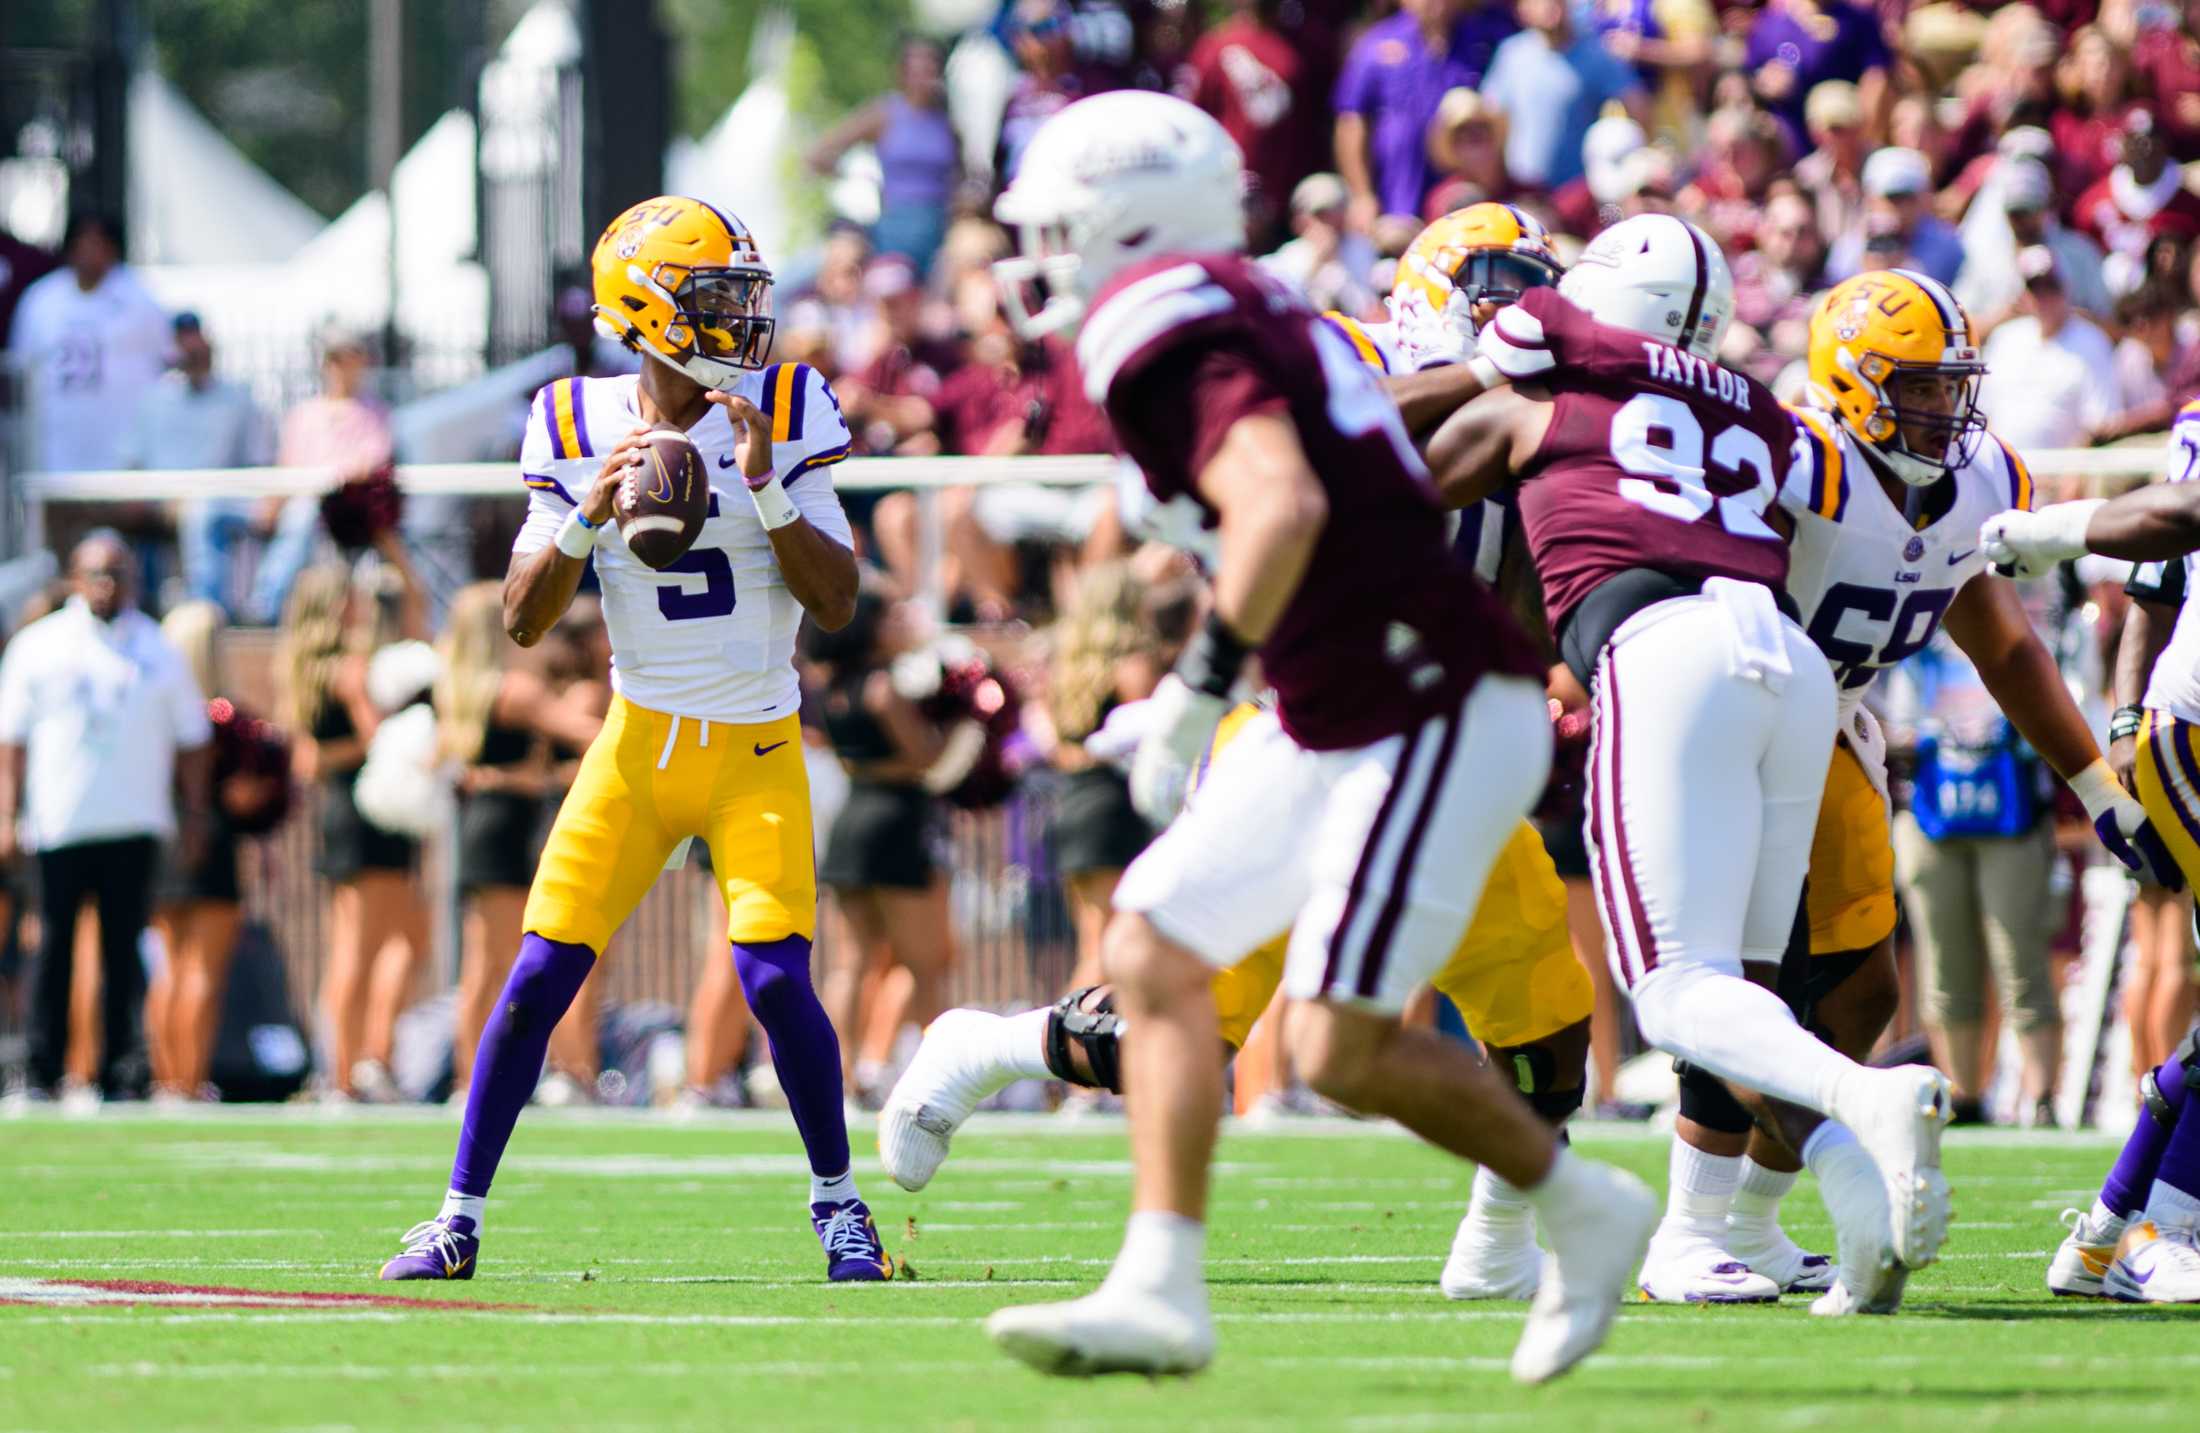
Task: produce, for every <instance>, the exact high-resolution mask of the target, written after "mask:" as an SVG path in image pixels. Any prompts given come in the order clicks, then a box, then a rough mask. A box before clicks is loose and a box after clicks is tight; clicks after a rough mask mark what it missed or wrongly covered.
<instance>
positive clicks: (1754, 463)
mask: <svg viewBox="0 0 2200 1433" xmlns="http://www.w3.org/2000/svg"><path fill="white" fill-rule="evenodd" d="M1732 303H1733V284H1732V280H1731V279H1730V278H1729V276H1728V274H1727V269H1726V261H1725V259H1724V258H1723V257H1722V256H1721V255H1720V253H1719V251H1718V247H1717V245H1715V244H1714V243H1713V242H1712V241H1711V239H1710V238H1709V237H1707V236H1706V235H1705V234H1704V233H1703V232H1702V231H1701V230H1699V229H1697V228H1695V227H1694V226H1693V225H1691V224H1688V223H1686V222H1684V221H1682V220H1679V219H1675V218H1672V217H1670V216H1667V215H1645V216H1641V217H1638V218H1635V219H1630V220H1628V221H1626V222H1624V223H1621V224H1617V225H1614V226H1613V227H1612V228H1610V229H1608V230H1606V231H1605V232H1604V233H1603V234H1601V235H1599V236H1598V237H1597V239H1596V240H1595V241H1594V242H1593V243H1591V244H1590V245H1589V247H1588V249H1587V250H1585V251H1584V252H1583V254H1582V256H1581V258H1580V260H1579V261H1578V262H1577V263H1576V264H1575V266H1574V267H1573V268H1572V269H1570V270H1569V271H1568V272H1567V274H1566V276H1565V278H1564V279H1563V280H1561V282H1560V284H1559V287H1558V288H1557V289H1556V290H1548V289H1546V290H1536V291H1531V292H1530V293H1528V294H1525V295H1523V296H1522V299H1521V302H1520V303H1518V304H1516V305H1514V306H1513V307H1512V308H1509V309H1506V310H1504V311H1503V312H1502V313H1500V314H1499V316H1498V317H1497V319H1496V320H1495V321H1494V322H1492V323H1491V325H1490V326H1489V328H1488V329H1487V330H1485V331H1484V333H1483V335H1482V338H1481V341H1480V344H1479V351H1478V356H1477V358H1476V359H1475V361H1474V365H1473V366H1474V367H1475V368H1476V369H1477V370H1478V371H1479V374H1480V377H1481V378H1482V380H1483V381H1484V382H1485V383H1491V382H1494V383H1499V384H1502V383H1503V382H1504V381H1505V380H1510V381H1511V386H1509V387H1507V386H1499V387H1495V388H1493V389H1492V390H1491V391H1489V392H1487V393H1485V394H1483V395H1482V396H1481V397H1479V398H1476V399H1475V400H1474V401H1473V402H1471V403H1469V404H1468V405H1467V406H1466V407H1465V408H1463V409H1461V410H1460V411H1459V412H1458V413H1457V414H1455V415H1454V416H1453V417H1451V418H1450V419H1447V420H1446V422H1445V425H1444V427H1443V428H1442V429H1440V430H1439V432H1438V434H1437V436H1436V438H1435V439H1434V440H1433V442H1432V444H1431V446H1430V450H1429V455H1430V462H1431V465H1432V466H1433V467H1434V468H1435V470H1436V474H1437V479H1438V482H1439V485H1440V487H1441V488H1442V491H1443V493H1444V497H1445V500H1446V501H1447V502H1449V503H1452V504H1454V505H1463V504H1465V503H1467V502H1472V501H1477V500H1479V499H1481V498H1484V497H1487V496H1488V495H1489V494H1490V493H1491V492H1492V491H1494V490H1495V489H1496V488H1497V487H1499V486H1500V485H1501V484H1504V483H1506V482H1508V481H1510V482H1516V483H1518V484H1519V493H1518V502H1519V507H1520V515H1521V520H1522V522H1523V524H1524V525H1525V528H1526V533H1527V538H1528V544H1529V547H1530V549H1531V550H1532V552H1533V553H1534V556H1535V561H1536V566H1537V569H1538V571H1539V572H1540V573H1541V575H1542V579H1543V587H1544V599H1545V605H1546V607H1547V608H1548V610H1549V613H1550V617H1551V624H1552V628H1553V630H1554V631H1555V632H1556V633H1557V634H1558V639H1559V651H1560V654H1561V655H1562V656H1563V657H1564V658H1565V660H1566V662H1567V665H1568V666H1569V667H1571V668H1572V669H1573V671H1574V674H1575V675H1576V676H1577V677H1579V678H1580V679H1581V680H1582V681H1583V682H1584V683H1586V684H1588V686H1589V689H1590V692H1591V695H1592V702H1593V710H1594V714H1595V722H1596V728H1595V737H1594V744H1593V746H1592V750H1591V755H1590V788H1589V796H1588V818H1587V838H1588V846H1589V850H1590V854H1591V860H1592V875H1593V876H1594V878H1595V881H1596V888H1597V894H1598V900H1599V902H1600V904H1601V907H1602V911H1603V915H1604V918H1605V924H1606V934H1607V938H1608V945H1609V951H1610V954H1611V958H1612V962H1613V968H1614V971H1615V973H1616V974H1617V976H1618V977H1619V978H1620V979H1621V980H1622V981H1624V982H1625V983H1626V984H1627V986H1628V987H1629V989H1630V991H1631V993H1632V995H1633V998H1634V1004H1635V1015H1636V1019H1637V1020H1638V1021H1639V1022H1640V1024H1641V1027H1642V1031H1643V1034H1644V1036H1645V1037H1646V1038H1647V1039H1649V1040H1650V1041H1651V1043H1652V1044H1654V1045H1656V1046H1658V1047H1659V1048H1660V1049H1663V1050H1666V1051H1668V1052H1670V1053H1671V1054H1673V1055H1675V1056H1678V1057H1680V1058H1682V1059H1685V1060H1688V1061H1689V1062H1691V1063H1692V1064H1694V1065H1695V1066H1697V1067H1698V1068H1699V1069H1702V1070H1705V1071H1708V1072H1710V1073H1711V1074H1713V1075H1716V1076H1718V1077H1720V1078H1721V1079H1724V1080H1727V1081H1729V1082H1731V1083H1733V1084H1735V1085H1739V1086H1743V1087H1746V1088H1748V1089H1750V1090H1754V1091H1758V1092H1761V1093H1763V1094H1765V1095H1768V1096H1771V1097H1773V1098H1776V1099H1779V1100H1784V1101H1787V1102H1789V1103H1790V1104H1793V1105H1796V1106H1800V1107H1801V1108H1802V1109H1804V1110H1810V1111H1816V1112H1818V1113H1820V1114H1823V1115H1825V1116H1827V1117H1828V1119H1827V1120H1826V1121H1824V1122H1820V1123H1819V1124H1818V1126H1817V1128H1816V1129H1815V1130H1813V1131H1812V1133H1811V1134H1810V1137H1809V1138H1808V1139H1807V1140H1806V1141H1804V1148H1803V1149H1802V1151H1801V1153H1802V1154H1803V1155H1804V1157H1805V1159H1806V1160H1807V1161H1808V1162H1809V1163H1810V1165H1811V1167H1812V1169H1813V1170H1814V1171H1816V1172H1817V1174H1818V1177H1819V1183H1820V1186H1821V1189H1822V1191H1823V1192H1824V1195H1825V1198H1826V1203H1827V1207H1828V1208H1829V1210H1830V1211H1831V1212H1832V1214H1833V1218H1834V1225H1835V1229H1836V1232H1837V1234H1838V1236H1839V1239H1840V1246H1841V1265H1842V1268H1841V1281H1840V1283H1838V1284H1837V1285H1836V1286H1835V1288H1834V1289H1833V1290H1832V1291H1831V1292H1829V1293H1828V1294H1827V1295H1825V1296H1824V1297H1823V1298H1822V1299H1820V1300H1819V1301H1818V1303H1817V1304H1815V1305H1813V1309H1814V1311H1816V1312H1820V1313H1845V1312H1849V1311H1851V1310H1852V1309H1858V1308H1861V1309H1865V1310H1870V1311H1881V1312H1891V1311H1892V1310H1893V1308H1894V1307H1895V1306H1896V1304H1897V1303H1898V1302H1899V1299H1900V1296H1901V1288H1902V1281H1903V1279H1904V1278H1905V1277H1906V1273H1907V1270H1909V1269H1913V1268H1918V1267H1922V1266H1923V1265H1926V1264H1929V1263H1931V1262H1932V1261H1933V1260H1934V1258H1935V1257H1937V1255H1938V1252H1939V1248H1940V1243H1941V1240H1942V1238H1943V1237H1944V1236H1945V1234H1946V1231H1947V1221H1948V1194H1947V1183H1946V1181H1945V1180H1944V1179H1943V1178H1942V1176H1941V1173H1940V1168H1939V1165H1940V1132H1941V1129H1942V1128H1943V1126H1944V1125H1945V1123H1946V1121H1947V1116H1948V1089H1947V1084H1946V1082H1945V1081H1944V1080H1943V1079H1942V1078H1941V1077H1940V1076H1939V1075H1938V1074H1937V1073H1936V1072H1934V1071H1932V1070H1930V1069H1927V1068H1925V1067H1922V1066H1906V1067H1904V1068H1902V1069H1899V1070H1887V1071H1881V1070H1873V1069H1869V1068H1866V1067H1864V1066H1861V1065H1858V1064H1856V1063H1855V1062H1853V1061H1851V1060H1849V1059H1848V1058H1847V1057H1845V1056H1843V1055H1841V1054H1840V1053H1839V1052H1838V1051H1836V1050H1834V1049H1833V1048H1832V1047H1831V1046H1829V1045H1826V1044H1824V1043H1823V1042H1821V1041H1820V1040H1818V1039H1817V1038H1816V1037H1815V1036H1813V1035H1811V1034H1810V1033H1809V1032H1808V1031H1806V1030H1804V1029H1803V1028H1802V1026H1801V1025H1799V1024H1798V1023H1797V1022H1796V1020H1795V1017H1794V1015H1793V1014H1792V1013H1791V1012H1790V1011H1789V1009H1788V1007H1787V1005H1786V1004H1785V1003H1784V1002H1782V1001H1781V999H1780V998H1779V996H1777V995H1775V994H1774V993H1773V992H1772V991H1771V990H1770V989H1768V988H1767V986H1766V985H1765V984H1759V983H1753V982H1752V981H1751V980H1750V979H1749V978H1747V976H1746V975H1745V971H1746V970H1747V969H1748V968H1750V967H1756V968H1757V970H1758V972H1759V976H1760V979H1763V980H1766V981H1768V982H1769V980H1770V978H1771V975H1772V973H1773V972H1774V971H1775V970H1776V969H1777V966H1778V963H1779V960H1780V956H1781V954H1782V952H1783V950H1784V949H1785V947H1786V946H1787V943H1788V938H1789V934H1790V931H1791V929H1792V927H1793V924H1794V919H1795V912H1796V906H1797V903H1798V900H1799V898H1800V896H1801V890H1802V882H1803V876H1804V871H1805V867H1806V866H1807V864H1808V860H1809V855H1810V845H1811V834H1812V831H1813V828H1814V826H1815V824H1816V821H1817V815H1818V801H1819V796H1820V793H1821V791H1822V789H1823V785H1824V779H1825V771H1826V752H1827V750H1828V749H1829V748H1830V747H1831V745H1832V743H1833V735H1834V720H1835V714H1834V684H1833V678H1832V673H1831V671H1830V670H1829V669H1828V667H1827V664H1826V659H1825V657H1824V656H1823V655H1822V654H1821V653H1820V652H1819V650H1818V649H1817V647H1816V646H1815V645H1813V644H1812V642H1811V640H1810V638H1809V637H1808V636H1807V635H1805V633H1804V631H1803V629H1802V627H1801V626H1799V625H1798V624H1797V623H1796V622H1795V620H1794V616H1793V608H1792V603H1791V601H1790V600H1789V599H1788V598H1787V597H1786V595H1785V592H1784V583H1785V578H1786V575H1787V564H1788V549H1787V544H1786V541H1785V538H1784V535H1783V534H1782V533H1781V532H1780V531H1776V530H1775V529H1774V527H1773V525H1772V524H1771V523H1770V522H1768V521H1767V517H1768V512H1769V510H1770V509H1771V507H1772V505H1773V500H1774V498H1775V496H1776V494H1777V493H1778V492H1779V489H1780V485H1781V484H1782V483H1783V482H1784V481H1786V479H1787V472H1788V466H1789V464H1790V463H1792V462H1797V461H1802V460H1803V459H1802V458H1801V457H1800V456H1799V450H1798V449H1797V448H1796V441H1797V439H1796V433H1795V429H1794V427H1793V424H1792V421H1791V420H1790V419H1789V417H1788V416H1787V414H1786V413H1785V412H1784V411H1783V410H1782V409H1781V408H1780V406H1779V405H1778V403H1777V402H1775V401H1774V399H1773V397H1772V395H1771V393H1770V392H1769V391H1767V390H1766V389H1765V388H1764V387H1762V386H1761V385H1759V384H1757V383H1755V382H1753V381H1752V380H1750V379H1748V378H1746V377H1744V376H1742V375H1740V374H1738V373H1735V372H1733V371H1731V370H1729V369H1726V368H1723V367H1721V366H1720V365H1719V364H1718V363H1717V362H1716V361H1714V359H1713V357H1712V355H1713V354H1715V353H1716V352H1717V350H1718V344H1719V339H1720V336H1721V335H1722V334H1723V332H1724V331H1725V328H1726V323H1727V320H1728V317H1729V316H1730V314H1731V311H1732ZM1836 1121H1838V1123H1836ZM1851 1131H1853V1134H1852V1133H1851ZM1859 1141H1861V1143H1859Z"/></svg>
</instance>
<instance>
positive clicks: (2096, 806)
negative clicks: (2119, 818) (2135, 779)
mask: <svg viewBox="0 0 2200 1433" xmlns="http://www.w3.org/2000/svg"><path fill="white" fill-rule="evenodd" d="M2070 790H2071V791H2072V793H2073V794H2075V795H2076V796H2077V798H2078V800H2079V801H2081V802H2082V803H2084V805H2085V814H2086V819H2087V820H2089V821H2098V820H2100V819H2101V813H2102V812H2103V811H2106V810H2108V809H2109V808H2110V807H2111V806H2114V805H2115V804H2116V802H2117V801H2118V800H2119V799H2120V798H2122V796H2123V795H2124V788H2123V786H2122V785H2121V784H2120V783H2119V782H2118V781H2117V780H2116V773H2115V772H2114V771H2111V770H2110V769H2109V765H2108V763H2107V762H2106V761H2103V760H2102V759H2101V758H2099V757H2097V756H2096V757H2094V758H2093V764H2092V765H2091V766H2088V767H2087V768H2086V769H2085V770H2083V771H2081V772H2079V773H2078V774H2077V775H2075V776H2073V777H2071V778H2070Z"/></svg>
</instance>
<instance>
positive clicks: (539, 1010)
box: [451, 931, 847, 1195]
mask: <svg viewBox="0 0 2200 1433" xmlns="http://www.w3.org/2000/svg"><path fill="white" fill-rule="evenodd" d="M595 964H596V953H595V952H594V951H592V950H590V949H589V948H588V947H587V946H585V945H574V944H571V943H569V942H566V941H557V940H544V939H543V938H542V937H541V936H539V935H536V934H535V933H534V932H532V931H530V932H528V933H527V934H526V935H525V936H523V937H521V938H520V943H519V959H517V960H515V961H513V962H512V975H511V978H510V979H509V980H507V981H505V982H504V993H503V994H502V995H499V996H498V997H497V1007H496V1009H495V1010H494V1011H492V1012H491V1013H490V1015H489V1023H488V1024H487V1025H485V1026H483V1027H482V1031H481V1047H480V1049H479V1050H478V1051H477V1052H476V1053H475V1055H474V1078H473V1084H472V1085H471V1086H470V1087H469V1088H468V1089H467V1092H466V1121H465V1123H464V1124H462V1125H460V1126H459V1130H458V1156H457V1158H455V1159H454V1160H452V1161H451V1189H452V1191H453V1192H455V1193H458V1194H462V1195H464V1194H473V1195H481V1194H487V1193H488V1192H489V1181H490V1180H492V1179H495V1178H496V1174H497V1162H498V1161H499V1160H501V1159H503V1158H504V1146H505V1145H506V1144H507V1143H509V1142H510V1141H511V1138H512V1126H513V1125H514V1124H516V1123H518V1122H519V1112H520V1110H521V1109H523V1108H524V1107H525V1106H526V1104H527V1101H528V1100H529V1098H531V1097H532V1096H533V1095H534V1093H535V1084H536V1082H537V1081H538V1080H540V1079H541V1078H542V1060H543V1056H544V1055H545V1054H547V1053H548V1052H549V1049H550V1032H551V1030H552V1029H554V1028H556V1026H557V1023H558V1021H559V1020H561V1019H563V1018H564V1016H565V1012H566V1009H567V1008H568V1007H569V1006H571V1005H572V1003H573V997H574V996H575V995H578V994H579V993H580V988H581V982H582V981H584V980H586V979H588V972H589V971H590V970H592V969H594V968H595ZM841 1163H842V1165H843V1166H844V1167H845V1165H846V1164H847V1160H846V1158H845V1156H843V1158H842V1160H841Z"/></svg>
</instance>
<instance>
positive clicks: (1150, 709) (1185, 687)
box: [1131, 672, 1230, 826]
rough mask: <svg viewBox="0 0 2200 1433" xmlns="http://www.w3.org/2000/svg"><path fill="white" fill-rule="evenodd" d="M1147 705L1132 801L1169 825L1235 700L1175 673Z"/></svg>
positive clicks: (1133, 760) (1164, 680)
mask: <svg viewBox="0 0 2200 1433" xmlns="http://www.w3.org/2000/svg"><path fill="white" fill-rule="evenodd" d="M1143 705H1144V708H1145V710H1144V713H1143V715H1144V717H1145V723H1146V725H1145V731H1144V733H1143V734H1142V735H1141V736H1140V737H1139V740H1138V750H1137V752H1136V753H1135V754H1134V755H1133V756H1132V757H1131V805H1132V806H1134V807H1136V808H1137V810H1138V814H1139V815H1141V816H1143V817H1145V818H1146V819H1147V820H1148V821H1151V822H1152V823H1153V824H1154V825H1156V826H1166V825H1167V824H1169V822H1170V821H1172V820H1174V819H1175V817H1176V813H1177V811H1178V810H1179V809H1181V808H1182V806H1183V805H1184V793H1185V792H1186V791H1187V790H1188V789H1189V788H1190V786H1191V780H1192V772H1193V771H1194V770H1196V769H1197V767H1198V765H1199V759H1200V758H1201V757H1202V756H1204V755H1206V752H1207V747H1208V745H1209V744H1210V743H1211V742H1213V740H1214V736H1215V728H1216V727H1218V726H1220V725H1221V724H1222V718H1223V717H1224V716H1225V715H1226V714H1227V713H1228V712H1229V710H1230V702H1229V699H1228V698H1226V697H1218V696H1215V695H1213V694H1212V693H1209V692H1201V691H1194V690H1193V689H1192V687H1191V685H1190V684H1189V683H1187V682H1186V681H1185V680H1184V679H1183V678H1182V677H1180V676H1178V675H1177V674H1176V673H1174V672H1171V673H1169V675H1167V676H1165V677H1163V678H1162V679H1161V682H1160V684H1159V685H1158V686H1156V687H1155V688H1154V690H1153V695H1152V696H1150V697H1148V698H1147V699H1146V701H1145V702H1144V704H1143Z"/></svg>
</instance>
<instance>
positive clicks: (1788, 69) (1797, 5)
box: [1742, 0, 1892, 153]
mask: <svg viewBox="0 0 2200 1433" xmlns="http://www.w3.org/2000/svg"><path fill="white" fill-rule="evenodd" d="M1891 59H1892V57H1891V56H1890V55H1889V54H1888V53H1887V42H1886V40H1885V39H1884V38H1883V37H1882V35H1881V34H1880V29H1879V16H1878V15H1877V14H1876V13H1875V12H1874V11H1873V10H1872V8H1871V7H1870V6H1868V5H1864V4H1859V3H1855V0H1770V3H1768V4H1766V5H1765V6H1764V8H1763V9H1762V10H1760V11H1758V13H1757V18H1756V20H1755V21H1754V22H1753V23H1752V24H1751V25H1750V27H1749V39H1748V42H1747V45H1746V47H1745V50H1744V53H1743V56H1742V71H1743V73H1745V74H1747V75H1748V76H1749V81H1750V88H1751V90H1752V91H1753V92H1754V93H1755V94H1756V96H1757V98H1758V99H1759V100H1760V101H1761V102H1762V103H1763V104H1764V106H1765V108H1767V109H1769V110H1771V111H1772V113H1773V114H1774V115H1775V116H1777V117H1778V118H1779V121H1780V123H1781V125H1782V126H1784V127H1785V128H1786V130H1787V133H1788V142H1789V144H1790V145H1791V146H1792V147H1793V148H1794V149H1795V150H1796V151H1797V152H1798V153H1800V152H1801V151H1802V150H1803V149H1804V148H1805V135H1804V109H1805V106H1806V105H1807V103H1808V101H1809V98H1810V92H1811V91H1812V90H1813V89H1816V88H1817V87H1818V86H1819V85H1821V84H1823V83H1824V82H1825V81H1827V80H1847V81H1849V82H1850V83H1851V84H1854V85H1855V86H1856V87H1857V94H1858V98H1859V100H1860V103H1861V107H1862V109H1863V112H1864V114H1865V115H1866V116H1872V115H1877V114H1879V113H1881V112H1882V111H1883V106H1884V104H1885V102H1886V95H1887V71H1888V68H1889V65H1890V62H1891Z"/></svg>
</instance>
